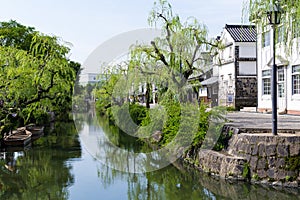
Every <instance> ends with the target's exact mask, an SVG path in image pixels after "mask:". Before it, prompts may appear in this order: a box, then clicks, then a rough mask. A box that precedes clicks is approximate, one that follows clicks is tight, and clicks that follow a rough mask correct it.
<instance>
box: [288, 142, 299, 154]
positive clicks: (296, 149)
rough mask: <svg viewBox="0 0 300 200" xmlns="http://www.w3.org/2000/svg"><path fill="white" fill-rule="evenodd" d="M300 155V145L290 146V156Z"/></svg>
mask: <svg viewBox="0 0 300 200" xmlns="http://www.w3.org/2000/svg"><path fill="white" fill-rule="evenodd" d="M298 155H300V144H294V145H290V156H298Z"/></svg>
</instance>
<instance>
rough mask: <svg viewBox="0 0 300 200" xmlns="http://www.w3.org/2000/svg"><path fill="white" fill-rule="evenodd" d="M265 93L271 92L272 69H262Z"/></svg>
mask: <svg viewBox="0 0 300 200" xmlns="http://www.w3.org/2000/svg"><path fill="white" fill-rule="evenodd" d="M262 83H263V95H270V94H271V70H263V71H262Z"/></svg>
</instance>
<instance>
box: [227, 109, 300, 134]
mask: <svg viewBox="0 0 300 200" xmlns="http://www.w3.org/2000/svg"><path fill="white" fill-rule="evenodd" d="M227 118H228V119H229V120H230V121H229V123H227V124H228V125H231V126H233V127H236V128H239V129H257V130H259V129H261V130H262V129H265V130H271V129H272V114H263V113H254V112H229V113H228V114H227ZM278 130H296V132H300V116H296V115H278Z"/></svg>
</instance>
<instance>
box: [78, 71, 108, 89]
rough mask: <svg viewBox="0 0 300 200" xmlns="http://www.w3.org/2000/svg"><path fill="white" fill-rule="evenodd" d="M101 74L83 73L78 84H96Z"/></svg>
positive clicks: (100, 78)
mask: <svg viewBox="0 0 300 200" xmlns="http://www.w3.org/2000/svg"><path fill="white" fill-rule="evenodd" d="M102 78H103V77H102V76H101V75H100V74H98V73H84V74H81V75H80V80H79V82H80V84H81V85H83V86H86V85H87V84H92V85H93V84H96V83H98V82H99V81H100V80H102Z"/></svg>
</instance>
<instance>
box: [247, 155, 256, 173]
mask: <svg viewBox="0 0 300 200" xmlns="http://www.w3.org/2000/svg"><path fill="white" fill-rule="evenodd" d="M257 161H258V158H257V156H251V158H250V162H249V164H250V168H251V169H254V170H256V166H257Z"/></svg>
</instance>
